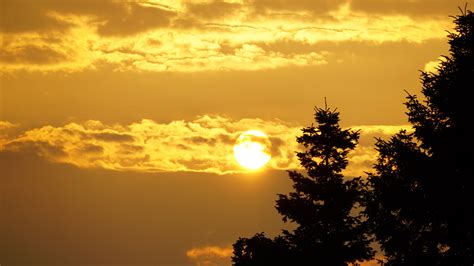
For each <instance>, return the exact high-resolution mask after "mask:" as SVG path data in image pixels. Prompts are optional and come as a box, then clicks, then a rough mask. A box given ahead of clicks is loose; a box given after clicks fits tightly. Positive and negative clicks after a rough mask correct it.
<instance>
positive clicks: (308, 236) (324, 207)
mask: <svg viewBox="0 0 474 266" xmlns="http://www.w3.org/2000/svg"><path fill="white" fill-rule="evenodd" d="M315 120H316V122H317V124H318V125H317V127H315V126H314V125H311V126H309V127H307V128H303V129H302V132H303V135H302V136H300V137H298V138H297V141H298V143H300V144H302V145H303V146H304V147H305V149H306V150H305V151H304V152H299V153H298V154H297V155H298V158H299V160H300V163H301V165H302V166H303V167H304V168H305V170H306V172H307V175H303V174H302V173H300V172H298V171H289V176H290V178H291V180H292V181H293V188H294V192H291V193H289V194H288V195H278V197H279V198H278V200H277V201H276V209H277V210H278V212H279V213H280V214H281V215H282V216H283V221H284V222H292V223H294V224H296V225H297V227H296V229H295V230H294V231H292V232H290V231H288V230H283V235H282V236H278V237H277V238H275V239H274V240H272V239H269V238H266V237H265V236H264V235H263V234H257V235H255V236H254V237H252V238H250V239H247V238H240V239H239V240H238V241H237V242H236V243H235V244H234V256H233V257H232V259H233V262H234V263H235V265H274V264H279V265H308V264H311V265H330V266H331V265H334V266H336V265H347V264H348V263H355V262H356V261H361V260H366V259H370V258H371V257H372V256H373V252H372V249H371V248H370V247H369V243H370V240H369V239H368V238H367V237H366V234H365V232H366V228H365V224H364V222H363V221H362V217H361V215H360V214H359V213H357V211H355V207H356V206H357V204H358V202H360V200H361V195H362V193H361V190H362V188H363V183H362V182H361V180H360V178H352V179H345V178H344V176H343V175H342V173H341V172H342V171H343V170H344V169H345V168H346V167H347V165H348V160H347V155H348V153H349V152H350V151H351V150H353V149H354V148H355V147H356V145H357V142H358V139H359V132H354V131H351V130H349V129H346V130H342V129H341V128H340V126H339V113H338V112H337V111H336V110H330V109H328V108H327V107H326V108H325V109H320V108H316V109H315ZM272 256H273V257H272ZM271 261H276V263H270V262H271Z"/></svg>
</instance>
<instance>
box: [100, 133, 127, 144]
mask: <svg viewBox="0 0 474 266" xmlns="http://www.w3.org/2000/svg"><path fill="white" fill-rule="evenodd" d="M92 137H93V138H95V139H97V140H102V141H110V142H132V141H133V140H134V138H133V136H132V135H128V134H118V133H112V132H101V133H95V134H93V135H92Z"/></svg>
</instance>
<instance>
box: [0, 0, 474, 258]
mask: <svg viewBox="0 0 474 266" xmlns="http://www.w3.org/2000/svg"><path fill="white" fill-rule="evenodd" d="M468 2H469V1H468ZM465 3H466V1H457V0H456V1H453V0H193V1H192V0H143V1H142V0H136V1H114V0H41V1H39V0H38V1H36V0H0V43H1V46H0V70H1V73H0V166H1V167H0V175H1V177H0V197H2V198H1V199H0V200H2V201H3V202H4V203H5V204H2V205H1V206H0V213H3V214H6V215H5V217H6V218H5V219H2V221H0V235H6V238H5V237H4V239H3V240H1V241H0V264H1V263H6V265H8V262H10V263H27V264H28V263H30V262H37V263H44V264H50V263H53V262H59V263H60V264H64V263H71V264H74V263H96V264H101V263H117V262H123V261H125V262H130V263H152V264H153V263H155V264H156V263H158V264H167V265H226V264H227V263H229V254H231V250H229V246H230V244H232V243H233V242H234V241H235V240H236V239H237V237H238V236H250V235H252V234H253V233H256V232H259V231H265V232H269V233H270V235H271V234H276V233H278V232H279V228H281V227H282V223H281V222H280V218H279V216H278V215H277V214H276V211H275V210H274V209H273V206H274V200H275V198H276V194H277V193H285V192H287V191H289V190H290V189H291V186H290V183H289V180H287V179H288V178H287V176H286V172H285V170H289V169H298V168H299V164H298V161H297V158H296V156H295V153H294V152H295V151H297V150H300V149H301V147H299V146H298V145H297V143H296V140H295V137H296V136H297V135H298V134H299V132H300V128H302V127H303V126H307V125H309V124H310V123H311V122H312V118H313V116H312V115H313V107H314V106H315V105H317V106H320V107H321V106H322V105H323V104H324V97H326V98H327V100H328V103H329V105H330V106H331V107H337V108H338V110H339V111H341V118H342V121H341V123H342V126H343V127H352V128H354V129H360V130H361V140H360V145H359V147H358V148H357V149H356V151H354V152H353V153H351V154H350V155H349V157H350V162H351V166H350V167H349V169H347V171H346V174H348V175H364V173H363V171H368V170H370V166H371V164H372V162H373V160H374V159H375V158H376V152H375V151H374V149H373V145H372V144H373V142H374V140H373V138H374V137H375V136H379V137H388V136H390V135H391V134H393V133H395V132H397V131H398V130H399V129H401V128H407V129H409V127H408V126H407V124H408V123H407V120H406V117H405V115H404V112H405V110H404V106H403V104H402V102H403V101H404V98H405V96H406V93H405V92H404V90H407V91H409V92H411V93H418V92H419V91H420V85H419V70H435V69H436V65H437V63H438V62H439V60H440V59H439V58H440V56H441V55H443V54H447V53H448V51H447V49H448V45H447V38H446V35H447V32H446V30H449V29H451V28H452V23H451V21H452V19H451V18H450V17H449V16H450V15H455V14H458V13H459V11H458V6H464V4H465ZM253 129H256V130H261V131H263V132H265V133H266V134H267V135H268V138H269V140H270V142H271V148H270V152H271V156H272V158H271V160H270V162H269V163H268V164H267V165H266V166H265V167H264V168H263V169H261V170H260V171H257V172H249V171H247V170H245V169H244V168H242V167H241V166H240V165H239V164H238V163H237V162H236V161H235V159H234V157H233V154H232V149H233V146H234V144H235V141H236V139H237V138H238V136H239V135H240V134H241V133H242V132H244V131H247V130H253ZM2 216H3V215H2ZM1 258H6V259H4V261H2V260H1Z"/></svg>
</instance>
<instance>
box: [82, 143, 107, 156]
mask: <svg viewBox="0 0 474 266" xmlns="http://www.w3.org/2000/svg"><path fill="white" fill-rule="evenodd" d="M79 152H80V153H88V154H90V153H93V154H101V153H103V152H104V148H103V147H102V146H98V145H94V144H90V143H87V144H85V145H84V146H83V147H81V148H80V149H79Z"/></svg>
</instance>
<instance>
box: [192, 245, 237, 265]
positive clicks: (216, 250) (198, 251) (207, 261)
mask: <svg viewBox="0 0 474 266" xmlns="http://www.w3.org/2000/svg"><path fill="white" fill-rule="evenodd" d="M232 252H233V250H232V247H230V246H227V247H219V246H205V247H196V248H192V249H190V250H188V251H186V256H187V257H188V258H189V259H190V260H191V261H193V262H194V263H195V265H196V266H217V265H229V264H230V257H231V256H232Z"/></svg>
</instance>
